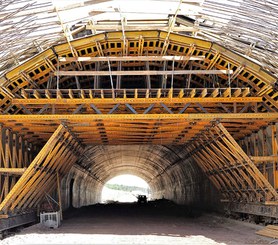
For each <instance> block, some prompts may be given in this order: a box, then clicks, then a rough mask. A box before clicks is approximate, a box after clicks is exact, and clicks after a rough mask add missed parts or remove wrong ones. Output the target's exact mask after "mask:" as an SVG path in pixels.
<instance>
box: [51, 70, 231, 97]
mask: <svg viewBox="0 0 278 245" xmlns="http://www.w3.org/2000/svg"><path fill="white" fill-rule="evenodd" d="M232 73H233V70H175V71H162V70H157V71H155V70H138V71H132V70H126V71H55V72H54V74H55V75H56V76H110V75H112V76H145V75H151V76H156V75H186V74H196V75H210V74H212V75H221V74H232ZM227 96H228V94H227Z"/></svg>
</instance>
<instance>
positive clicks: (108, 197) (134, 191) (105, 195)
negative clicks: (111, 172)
mask: <svg viewBox="0 0 278 245" xmlns="http://www.w3.org/2000/svg"><path fill="white" fill-rule="evenodd" d="M150 192H151V191H150V187H149V185H148V183H147V182H146V181H145V180H143V179H142V178H140V177H138V176H136V175H131V174H123V175H118V176H116V177H114V178H112V179H110V180H109V181H107V182H106V183H105V185H104V186H103V188H102V193H101V202H102V203H114V202H120V203H132V202H137V200H138V196H139V195H144V196H146V197H147V199H148V200H150V198H151V195H150Z"/></svg>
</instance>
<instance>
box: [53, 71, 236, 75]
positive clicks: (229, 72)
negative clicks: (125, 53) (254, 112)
mask: <svg viewBox="0 0 278 245" xmlns="http://www.w3.org/2000/svg"><path fill="white" fill-rule="evenodd" d="M189 74H196V75H220V74H233V70H175V71H160V70H158V71H154V70H137V71H133V70H130V71H55V72H54V75H56V76H109V75H111V76H145V75H152V76H156V75H189Z"/></svg>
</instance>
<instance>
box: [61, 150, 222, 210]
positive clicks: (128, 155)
mask: <svg viewBox="0 0 278 245" xmlns="http://www.w3.org/2000/svg"><path fill="white" fill-rule="evenodd" d="M121 174H133V175H136V176H138V177H140V178H142V179H144V180H145V181H146V182H147V183H148V184H149V186H150V189H151V195H152V199H160V198H166V199H169V200H172V201H174V202H176V203H178V204H185V205H192V206H193V205H194V206H195V207H200V208H206V209H211V208H212V207H218V206H219V196H218V193H217V191H216V190H215V188H214V187H213V186H212V185H211V183H210V182H209V180H208V179H207V178H206V177H205V176H204V174H203V173H202V171H201V170H200V169H199V167H198V166H197V165H196V164H195V163H194V161H193V160H190V159H189V158H186V152H185V150H184V149H183V146H163V145H131V146H126V145H120V146H119V145H117V146H112V145H110V146H108V145H98V146H87V148H86V151H85V154H84V155H83V157H82V158H81V159H80V160H79V162H78V163H77V164H76V165H75V167H73V168H72V170H71V172H70V173H69V174H68V175H67V176H66V177H65V178H64V179H63V181H62V188H63V207H64V208H68V207H70V206H71V205H72V206H73V207H81V206H86V205H91V204H95V203H98V202H100V201H101V192H102V187H103V185H104V184H105V183H106V182H107V181H108V180H110V179H111V178H113V177H115V176H117V175H121ZM72 181H73V185H72V186H71V182H72ZM71 188H72V190H71ZM70 199H72V200H70Z"/></svg>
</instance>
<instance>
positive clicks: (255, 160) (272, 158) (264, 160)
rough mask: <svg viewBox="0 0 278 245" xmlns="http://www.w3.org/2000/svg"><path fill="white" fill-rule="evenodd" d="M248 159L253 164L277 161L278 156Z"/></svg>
mask: <svg viewBox="0 0 278 245" xmlns="http://www.w3.org/2000/svg"><path fill="white" fill-rule="evenodd" d="M250 158H251V160H252V161H253V162H255V163H259V162H272V161H278V156H251V157H250Z"/></svg>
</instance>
